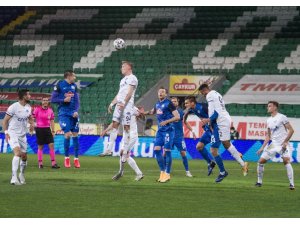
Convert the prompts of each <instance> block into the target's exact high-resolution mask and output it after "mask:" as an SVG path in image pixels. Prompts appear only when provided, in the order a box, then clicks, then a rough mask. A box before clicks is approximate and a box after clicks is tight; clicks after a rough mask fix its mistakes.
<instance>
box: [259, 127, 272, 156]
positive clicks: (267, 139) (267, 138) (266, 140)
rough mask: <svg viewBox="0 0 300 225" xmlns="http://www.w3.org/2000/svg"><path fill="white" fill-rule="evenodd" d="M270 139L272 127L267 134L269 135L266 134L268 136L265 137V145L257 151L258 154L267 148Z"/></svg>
mask: <svg viewBox="0 0 300 225" xmlns="http://www.w3.org/2000/svg"><path fill="white" fill-rule="evenodd" d="M270 139H271V130H270V128H268V134H267V136H266V138H265V140H264V143H263V145H262V146H261V147H260V149H259V150H258V151H257V152H256V154H258V155H259V154H260V153H261V152H262V151H263V150H264V149H265V147H266V146H267V144H268V143H269V141H270Z"/></svg>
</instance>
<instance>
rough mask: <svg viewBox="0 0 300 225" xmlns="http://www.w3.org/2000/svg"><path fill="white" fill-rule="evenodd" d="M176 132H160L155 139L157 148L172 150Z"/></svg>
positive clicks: (170, 130)
mask: <svg viewBox="0 0 300 225" xmlns="http://www.w3.org/2000/svg"><path fill="white" fill-rule="evenodd" d="M174 135H175V131H174V128H173V129H169V130H168V131H161V130H158V131H157V133H156V137H155V143H154V147H155V146H160V147H162V146H164V148H165V149H172V146H173V141H174Z"/></svg>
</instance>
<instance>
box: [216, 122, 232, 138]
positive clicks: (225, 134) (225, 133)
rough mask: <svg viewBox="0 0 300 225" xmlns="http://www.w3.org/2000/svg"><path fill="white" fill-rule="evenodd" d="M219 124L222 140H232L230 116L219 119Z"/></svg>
mask: <svg viewBox="0 0 300 225" xmlns="http://www.w3.org/2000/svg"><path fill="white" fill-rule="evenodd" d="M217 125H218V128H219V138H220V141H229V140H230V125H231V119H230V117H221V118H219V119H218V120H217Z"/></svg>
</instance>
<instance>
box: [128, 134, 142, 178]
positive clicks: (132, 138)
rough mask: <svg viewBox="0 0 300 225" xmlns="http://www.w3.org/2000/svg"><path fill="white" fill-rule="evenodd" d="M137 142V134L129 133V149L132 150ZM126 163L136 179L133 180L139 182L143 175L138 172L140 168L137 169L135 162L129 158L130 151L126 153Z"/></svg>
mask: <svg viewBox="0 0 300 225" xmlns="http://www.w3.org/2000/svg"><path fill="white" fill-rule="evenodd" d="M137 141H138V134H137V132H131V133H130V143H129V149H130V150H131V149H133V147H134V146H135V144H136V143H137ZM127 162H128V165H129V166H130V167H131V168H132V169H133V170H134V172H135V174H136V177H135V180H136V181H139V180H141V179H143V178H144V175H143V173H142V171H141V170H140V168H139V167H138V165H137V163H136V161H135V160H134V159H133V158H132V157H131V156H130V151H129V152H127Z"/></svg>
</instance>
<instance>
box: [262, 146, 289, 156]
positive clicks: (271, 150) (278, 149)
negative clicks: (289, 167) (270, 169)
mask: <svg viewBox="0 0 300 225" xmlns="http://www.w3.org/2000/svg"><path fill="white" fill-rule="evenodd" d="M291 152H292V151H291V146H290V145H288V146H287V148H286V150H285V151H283V150H282V146H280V145H275V144H273V143H271V144H270V145H269V146H267V147H266V148H265V149H264V151H263V153H262V155H261V158H264V159H265V160H269V159H272V158H274V157H275V155H276V153H278V154H280V156H281V158H290V157H291Z"/></svg>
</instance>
